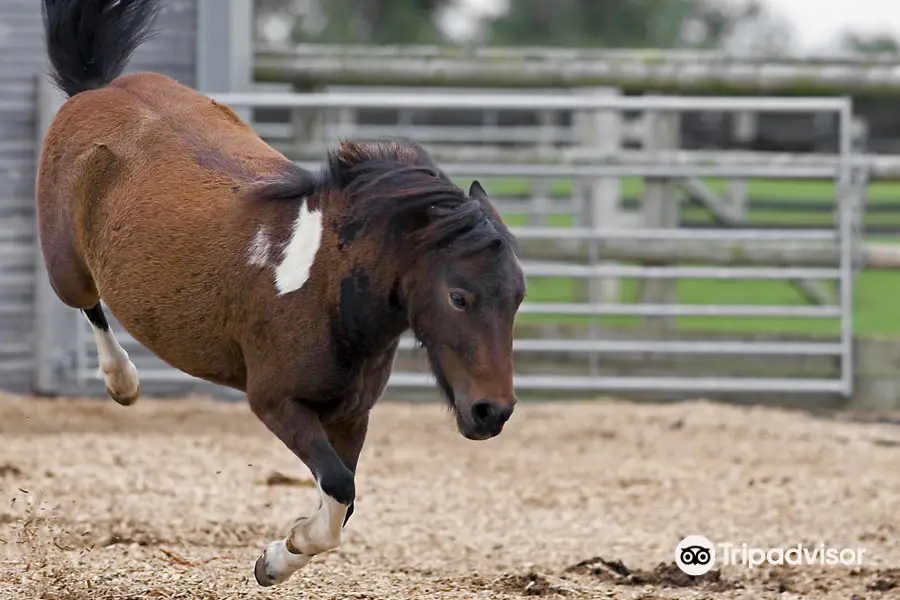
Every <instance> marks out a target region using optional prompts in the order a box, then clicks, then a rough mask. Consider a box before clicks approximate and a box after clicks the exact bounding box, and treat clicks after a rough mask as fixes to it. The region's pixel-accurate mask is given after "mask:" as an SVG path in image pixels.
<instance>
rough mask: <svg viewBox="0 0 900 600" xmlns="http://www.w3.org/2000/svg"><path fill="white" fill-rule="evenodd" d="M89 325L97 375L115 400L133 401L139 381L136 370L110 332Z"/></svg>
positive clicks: (126, 353)
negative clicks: (95, 356)
mask: <svg viewBox="0 0 900 600" xmlns="http://www.w3.org/2000/svg"><path fill="white" fill-rule="evenodd" d="M88 323H90V325H91V331H93V333H94V343H95V344H96V345H97V358H98V362H99V369H98V371H97V375H98V376H99V377H100V378H101V379H103V382H104V383H105V384H106V387H107V389H108V390H109V392H110V393H111V394H113V395H114V396H115V397H116V400H119V401H121V400H135V399H136V397H137V394H138V387H139V384H140V381H139V379H138V372H137V368H136V367H135V366H134V363H133V362H131V359H130V358H129V356H128V352H126V351H125V348H123V347H122V346H121V345H120V344H119V341H118V340H117V339H116V336H115V335H114V334H113V332H112V331H103V330H102V329H100V328H98V327H95V326H94V324H93V323H91V322H90V320H88Z"/></svg>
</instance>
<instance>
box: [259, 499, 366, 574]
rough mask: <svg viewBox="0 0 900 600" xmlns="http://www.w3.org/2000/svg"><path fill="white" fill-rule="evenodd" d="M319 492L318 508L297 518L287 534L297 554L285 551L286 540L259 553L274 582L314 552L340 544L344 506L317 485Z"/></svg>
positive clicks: (303, 563) (294, 569)
mask: <svg viewBox="0 0 900 600" xmlns="http://www.w3.org/2000/svg"><path fill="white" fill-rule="evenodd" d="M319 495H320V496H321V498H322V503H321V504H320V505H319V508H318V510H316V512H315V513H313V514H312V515H311V516H310V517H308V518H306V519H300V520H298V521H297V522H296V523H295V524H294V526H293V527H292V528H291V532H290V533H289V534H288V539H290V541H291V545H292V546H293V547H294V548H296V549H297V550H299V551H300V552H301V554H294V553H292V552H290V551H288V549H287V540H286V539H285V540H278V541H275V542H272V543H271V544H269V545H268V546H267V547H266V551H265V553H264V554H263V556H264V557H265V562H266V572H267V573H268V574H269V575H271V576H272V577H273V578H274V579H275V581H276V582H278V583H280V582H282V581H285V580H286V579H288V578H289V577H290V576H291V575H293V574H294V573H295V572H297V571H298V570H300V569H301V568H303V567H304V566H306V564H307V563H308V562H309V560H310V559H311V558H312V557H313V556H315V555H316V554H321V553H323V552H328V551H329V550H334V549H335V548H337V547H338V546H340V545H341V533H342V531H343V525H344V517H345V516H346V514H347V510H348V506H347V505H346V504H341V503H340V502H338V501H337V500H335V499H334V498H332V497H331V496H329V495H328V494H326V493H325V492H323V491H322V488H321V487H320V488H319Z"/></svg>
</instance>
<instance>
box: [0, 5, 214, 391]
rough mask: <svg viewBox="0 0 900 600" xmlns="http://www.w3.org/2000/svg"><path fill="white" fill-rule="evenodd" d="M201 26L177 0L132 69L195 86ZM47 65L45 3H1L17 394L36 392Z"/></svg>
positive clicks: (3, 302) (9, 328)
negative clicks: (37, 209)
mask: <svg viewBox="0 0 900 600" xmlns="http://www.w3.org/2000/svg"><path fill="white" fill-rule="evenodd" d="M196 24H197V1H196V0H169V1H168V3H167V6H166V8H165V9H164V12H163V14H162V15H161V16H160V19H159V21H158V23H157V25H158V28H159V29H160V33H159V35H158V36H157V37H155V38H154V39H152V40H150V41H149V42H148V43H147V44H146V45H145V46H143V47H142V48H141V49H140V50H139V51H138V52H137V53H136V55H135V57H134V61H133V63H132V64H131V66H130V67H129V71H136V70H153V71H158V72H161V73H165V74H166V75H169V76H171V77H174V78H175V79H177V80H178V81H180V82H182V83H184V84H186V85H191V86H193V85H194V82H195V80H196V71H195V65H196V51H195V38H196ZM44 68H45V67H44V50H43V32H42V29H41V18H40V2H39V0H0V389H3V390H10V391H16V392H27V391H29V390H30V388H31V381H32V377H33V338H34V318H35V315H34V302H33V299H34V292H33V288H34V261H35V252H36V251H37V246H36V240H35V234H34V230H35V223H34V177H35V159H36V155H37V151H38V150H37V144H36V135H37V132H36V122H37V104H36V98H37V96H36V91H37V88H36V85H37V78H38V76H40V75H41V74H42V72H43V71H44ZM141 351H143V350H141ZM144 352H145V351H144Z"/></svg>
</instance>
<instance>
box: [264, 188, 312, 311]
mask: <svg viewBox="0 0 900 600" xmlns="http://www.w3.org/2000/svg"><path fill="white" fill-rule="evenodd" d="M321 243H322V213H321V212H320V211H317V210H316V211H311V210H309V208H308V206H307V203H306V201H305V200H304V202H303V204H301V205H300V211H299V212H298V213H297V219H296V220H295V221H294V229H293V231H292V232H291V239H290V241H289V242H288V244H287V247H286V248H285V249H284V255H283V257H282V260H281V263H279V264H278V266H277V267H275V286H276V287H277V288H278V294H279V295H281V294H287V293H288V292H296V291H297V290H299V289H300V288H302V287H303V284H304V283H306V281H307V280H308V279H309V273H310V270H311V269H312V266H313V263H314V262H315V260H316V252H318V251H319V246H320V245H321Z"/></svg>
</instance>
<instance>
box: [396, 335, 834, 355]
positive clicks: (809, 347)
mask: <svg viewBox="0 0 900 600" xmlns="http://www.w3.org/2000/svg"><path fill="white" fill-rule="evenodd" d="M415 347H416V346H415V340H413V339H412V338H409V337H404V338H402V339H401V340H400V348H401V349H403V350H412V349H414V348H415ZM513 350H514V351H516V352H572V353H578V354H583V353H592V352H596V353H602V354H618V353H621V354H626V353H631V352H656V353H664V354H747V355H750V354H753V355H770V356H781V355H789V356H838V355H839V354H840V353H841V351H842V350H843V346H842V345H841V344H839V343H838V344H832V343H812V342H806V343H804V342H742V341H736V342H710V341H654V340H577V339H570V340H565V339H562V340H551V339H516V340H513Z"/></svg>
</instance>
